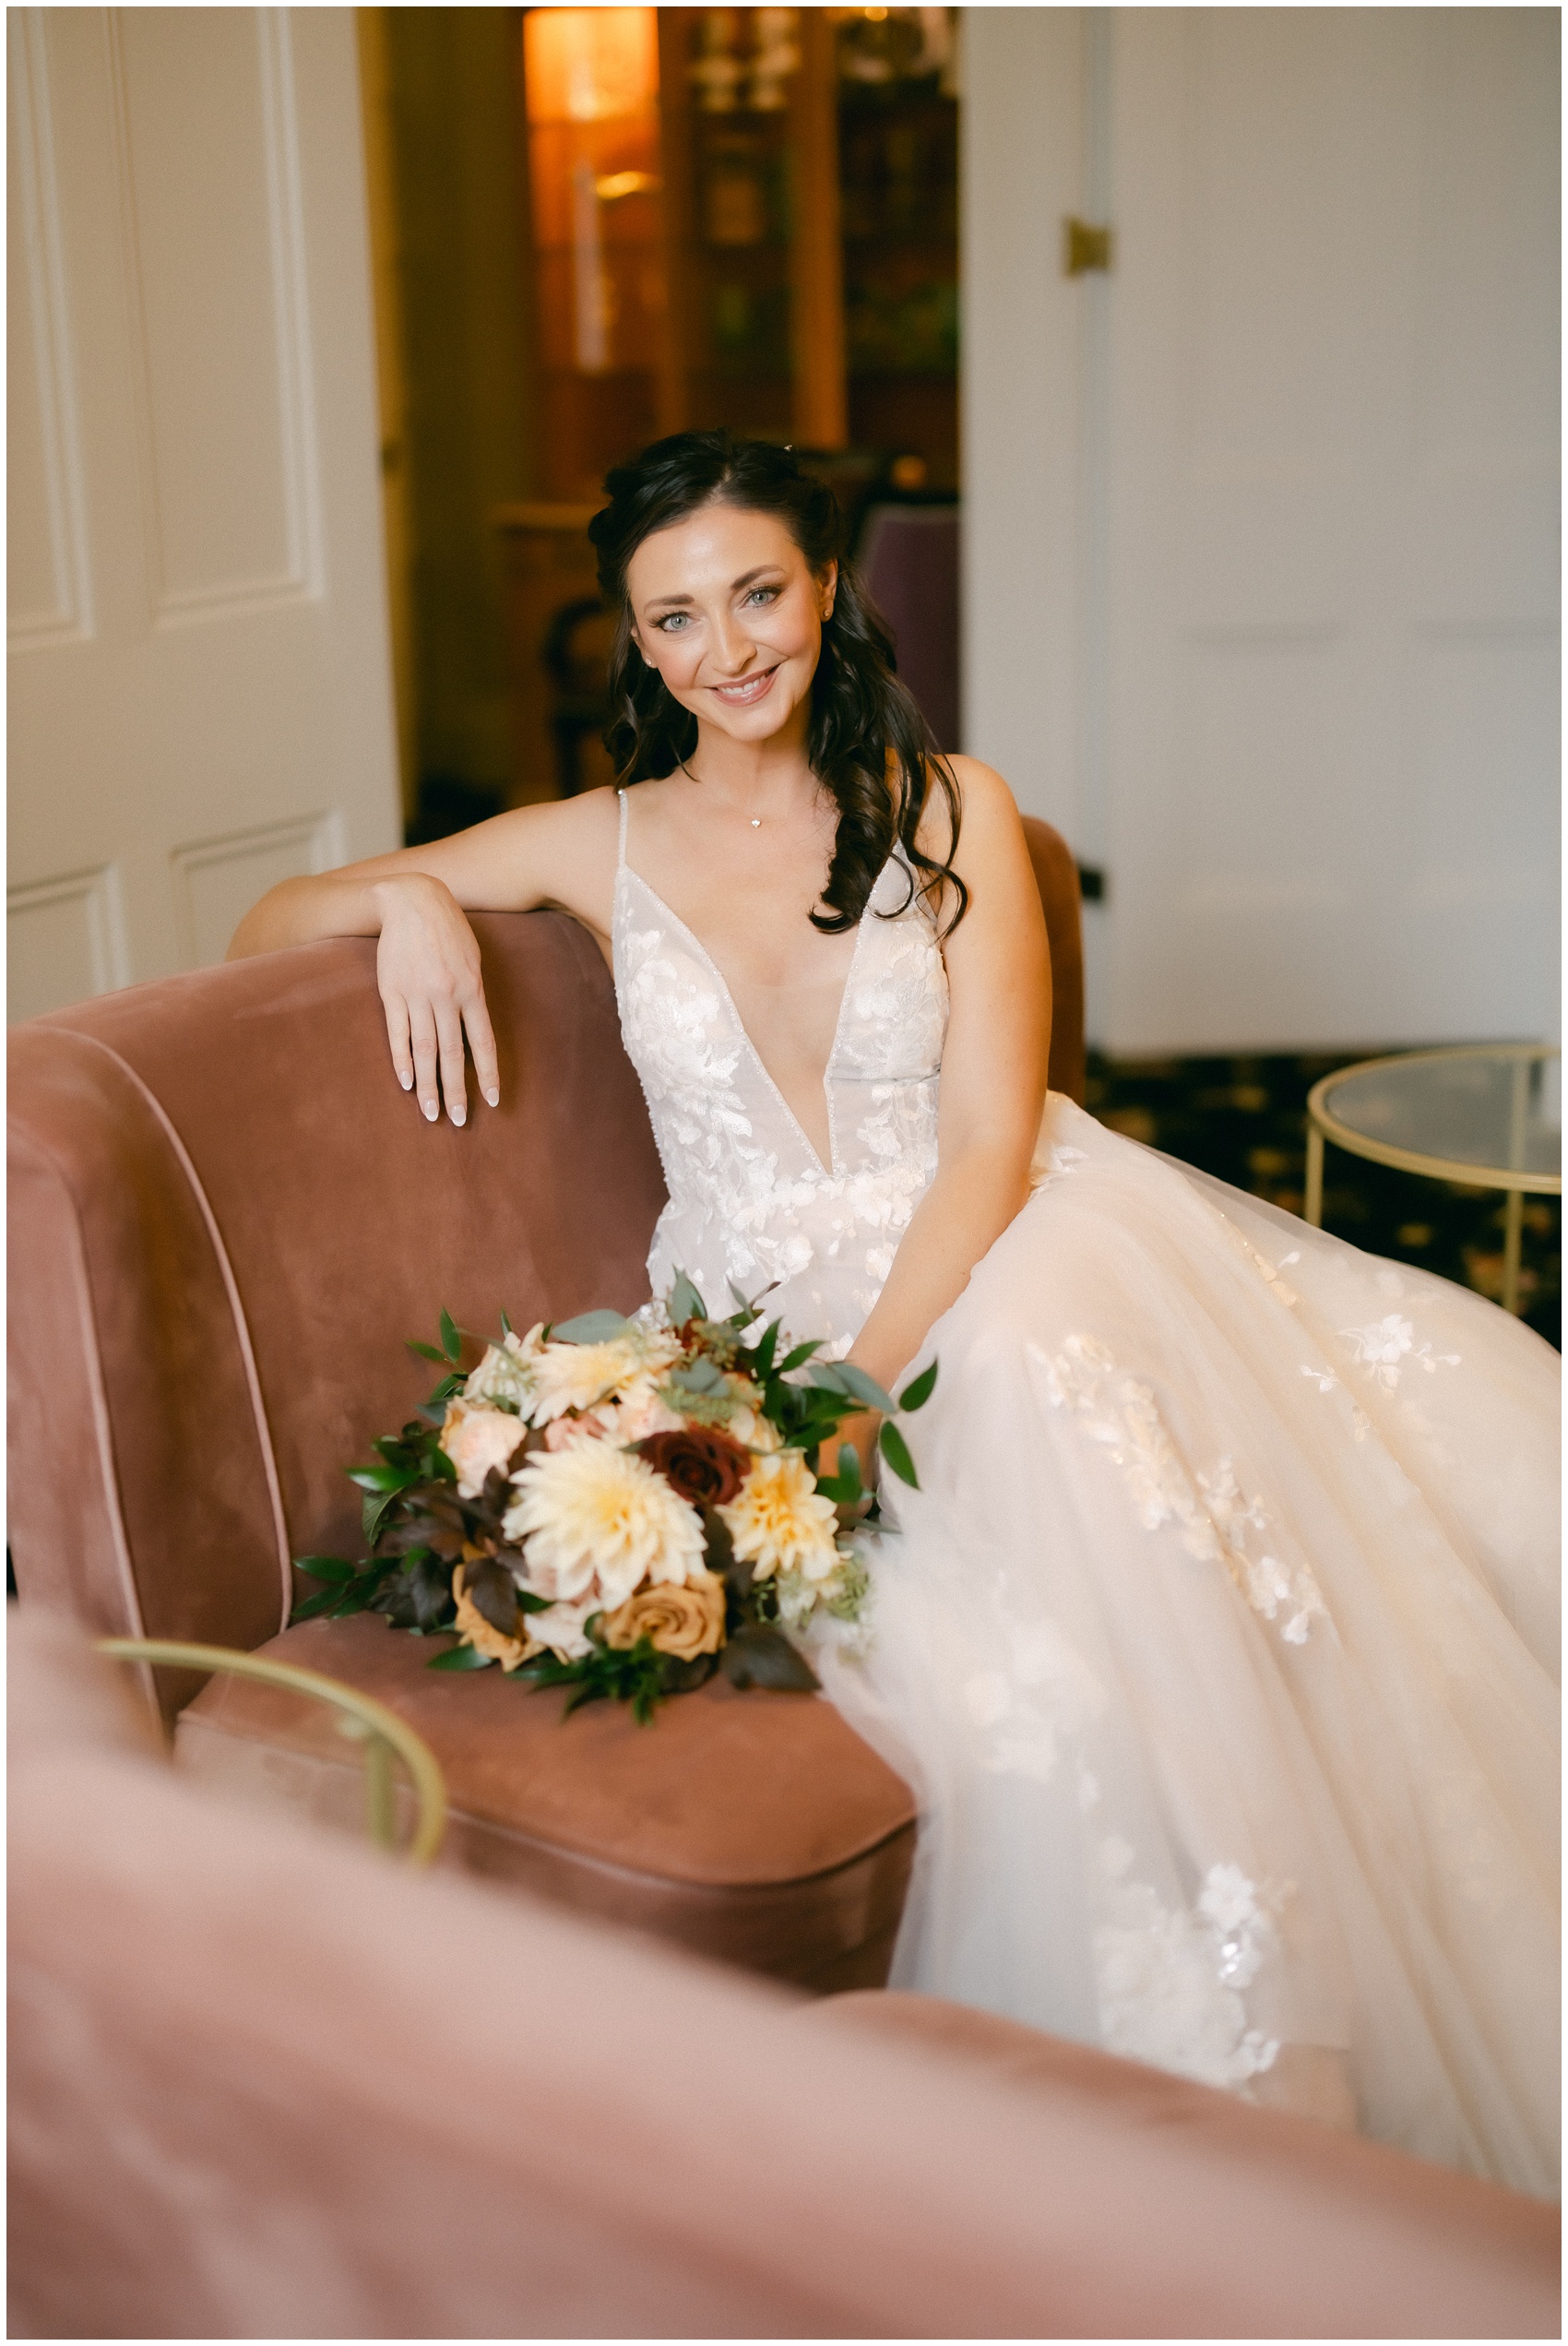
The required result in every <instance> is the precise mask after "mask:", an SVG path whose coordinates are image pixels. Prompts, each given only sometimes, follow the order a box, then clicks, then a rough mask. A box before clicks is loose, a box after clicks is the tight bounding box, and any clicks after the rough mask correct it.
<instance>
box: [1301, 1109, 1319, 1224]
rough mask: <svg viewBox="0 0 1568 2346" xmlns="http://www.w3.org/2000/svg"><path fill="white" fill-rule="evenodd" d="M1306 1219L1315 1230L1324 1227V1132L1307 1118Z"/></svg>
mask: <svg viewBox="0 0 1568 2346" xmlns="http://www.w3.org/2000/svg"><path fill="white" fill-rule="evenodd" d="M1305 1211H1306V1219H1307V1221H1310V1222H1311V1224H1312V1226H1313V1229H1314V1230H1321V1229H1322V1228H1323V1134H1322V1132H1321V1130H1320V1129H1319V1127H1318V1126H1317V1125H1315V1124H1313V1121H1312V1118H1311V1117H1310V1116H1309V1117H1308V1119H1307V1196H1306V1208H1305Z"/></svg>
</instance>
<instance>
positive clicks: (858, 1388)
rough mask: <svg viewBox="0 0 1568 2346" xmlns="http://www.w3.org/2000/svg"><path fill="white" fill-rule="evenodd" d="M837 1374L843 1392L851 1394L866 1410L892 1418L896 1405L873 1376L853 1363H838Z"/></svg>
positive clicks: (890, 1395) (889, 1394)
mask: <svg viewBox="0 0 1568 2346" xmlns="http://www.w3.org/2000/svg"><path fill="white" fill-rule="evenodd" d="M838 1374H839V1375H840V1376H841V1377H842V1378H843V1380H844V1384H843V1390H844V1391H845V1392H846V1393H852V1394H853V1395H854V1397H855V1399H856V1400H857V1401H860V1402H861V1403H862V1404H863V1406H864V1407H865V1408H866V1409H868V1410H881V1411H883V1413H884V1415H885V1416H887V1417H891V1416H892V1414H893V1412H894V1411H895V1410H896V1409H897V1406H898V1404H897V1401H896V1400H895V1399H894V1398H893V1396H892V1394H891V1393H889V1392H887V1391H885V1389H884V1387H882V1386H880V1385H879V1384H878V1383H877V1381H876V1379H875V1377H874V1376H868V1375H866V1373H865V1371H864V1369H863V1368H860V1367H858V1366H857V1365H856V1364H855V1363H854V1362H853V1361H840V1362H839V1363H838Z"/></svg>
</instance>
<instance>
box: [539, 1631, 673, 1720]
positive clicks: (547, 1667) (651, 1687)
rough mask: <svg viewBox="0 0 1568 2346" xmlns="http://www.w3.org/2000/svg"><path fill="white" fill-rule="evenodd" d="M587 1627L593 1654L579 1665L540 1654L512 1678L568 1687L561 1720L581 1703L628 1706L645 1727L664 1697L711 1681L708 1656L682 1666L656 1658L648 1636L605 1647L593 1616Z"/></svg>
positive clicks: (664, 1657)
mask: <svg viewBox="0 0 1568 2346" xmlns="http://www.w3.org/2000/svg"><path fill="white" fill-rule="evenodd" d="M598 1629H599V1615H598V1614H594V1615H593V1617H592V1619H591V1620H590V1621H589V1623H588V1635H589V1637H592V1638H593V1640H594V1647H593V1651H592V1652H591V1653H589V1654H585V1655H584V1656H583V1657H582V1658H581V1660H580V1661H562V1660H561V1658H560V1656H559V1655H558V1654H552V1653H543V1654H540V1655H539V1657H538V1658H537V1659H536V1660H535V1661H526V1662H525V1663H524V1664H523V1666H522V1668H521V1669H520V1670H519V1671H518V1672H517V1673H516V1674H517V1677H519V1678H522V1679H526V1680H527V1681H528V1682H529V1684H530V1685H535V1686H569V1687H570V1688H571V1690H572V1691H571V1694H570V1696H569V1697H568V1699H567V1702H566V1705H565V1709H564V1711H563V1712H562V1716H563V1718H570V1716H571V1714H572V1712H573V1711H574V1710H580V1709H582V1707H583V1705H584V1704H585V1703H589V1702H629V1703H630V1704H631V1706H632V1716H633V1718H634V1719H635V1720H636V1722H637V1724H638V1726H639V1727H646V1726H647V1724H648V1722H649V1721H650V1720H651V1719H652V1717H653V1714H654V1711H655V1709H657V1708H658V1706H659V1703H661V1702H662V1701H664V1699H665V1698H666V1697H667V1696H670V1695H685V1694H690V1693H692V1692H693V1690H694V1689H695V1687H697V1686H700V1685H704V1684H705V1682H706V1681H707V1679H709V1678H711V1677H712V1675H713V1673H714V1670H715V1668H716V1667H717V1663H716V1660H715V1657H714V1656H713V1655H712V1654H699V1655H698V1656H697V1657H696V1659H695V1661H678V1660H677V1659H676V1657H675V1656H674V1655H673V1654H669V1653H656V1652H655V1650H654V1649H653V1647H652V1645H651V1644H650V1643H649V1641H648V1640H647V1637H639V1638H638V1639H637V1642H636V1645H635V1646H628V1647H624V1648H623V1647H618V1646H607V1645H604V1644H602V1643H601V1642H600V1638H599V1637H598V1635H597V1634H596V1633H597V1632H598Z"/></svg>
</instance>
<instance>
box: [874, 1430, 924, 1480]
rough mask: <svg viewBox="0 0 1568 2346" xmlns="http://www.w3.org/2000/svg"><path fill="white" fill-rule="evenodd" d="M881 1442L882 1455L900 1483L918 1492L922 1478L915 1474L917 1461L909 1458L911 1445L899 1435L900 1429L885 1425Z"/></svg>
mask: <svg viewBox="0 0 1568 2346" xmlns="http://www.w3.org/2000/svg"><path fill="white" fill-rule="evenodd" d="M880 1440H881V1443H882V1455H883V1457H884V1458H885V1459H886V1460H887V1463H888V1465H889V1466H890V1467H891V1468H892V1469H893V1471H894V1473H895V1474H896V1475H897V1477H898V1480H899V1481H900V1483H908V1484H909V1488H910V1489H911V1490H912V1491H918V1490H919V1489H920V1487H921V1478H920V1476H919V1475H918V1474H917V1473H916V1472H915V1461H914V1459H912V1458H911V1457H910V1456H909V1444H908V1443H907V1442H906V1441H905V1439H904V1437H903V1435H901V1434H900V1433H899V1431H898V1428H897V1426H896V1425H893V1424H891V1423H889V1424H885V1425H884V1426H883V1429H882V1433H881V1436H880Z"/></svg>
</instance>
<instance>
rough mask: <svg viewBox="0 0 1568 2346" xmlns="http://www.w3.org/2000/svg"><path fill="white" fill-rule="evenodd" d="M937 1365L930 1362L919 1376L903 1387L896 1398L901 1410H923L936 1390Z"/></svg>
mask: <svg viewBox="0 0 1568 2346" xmlns="http://www.w3.org/2000/svg"><path fill="white" fill-rule="evenodd" d="M939 1365H940V1364H939V1363H937V1362H936V1361H932V1364H931V1366H930V1367H929V1368H922V1369H921V1373H920V1375H918V1376H917V1377H915V1378H914V1379H913V1380H912V1381H911V1382H910V1383H909V1384H908V1385H906V1386H905V1387H904V1389H903V1391H902V1392H901V1393H900V1394H899V1396H898V1407H899V1408H900V1409H901V1410H923V1409H924V1407H925V1405H926V1403H927V1402H928V1401H929V1400H930V1399H931V1397H932V1394H933V1393H934V1392H935V1390H936V1372H937V1368H938V1366H939Z"/></svg>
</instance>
